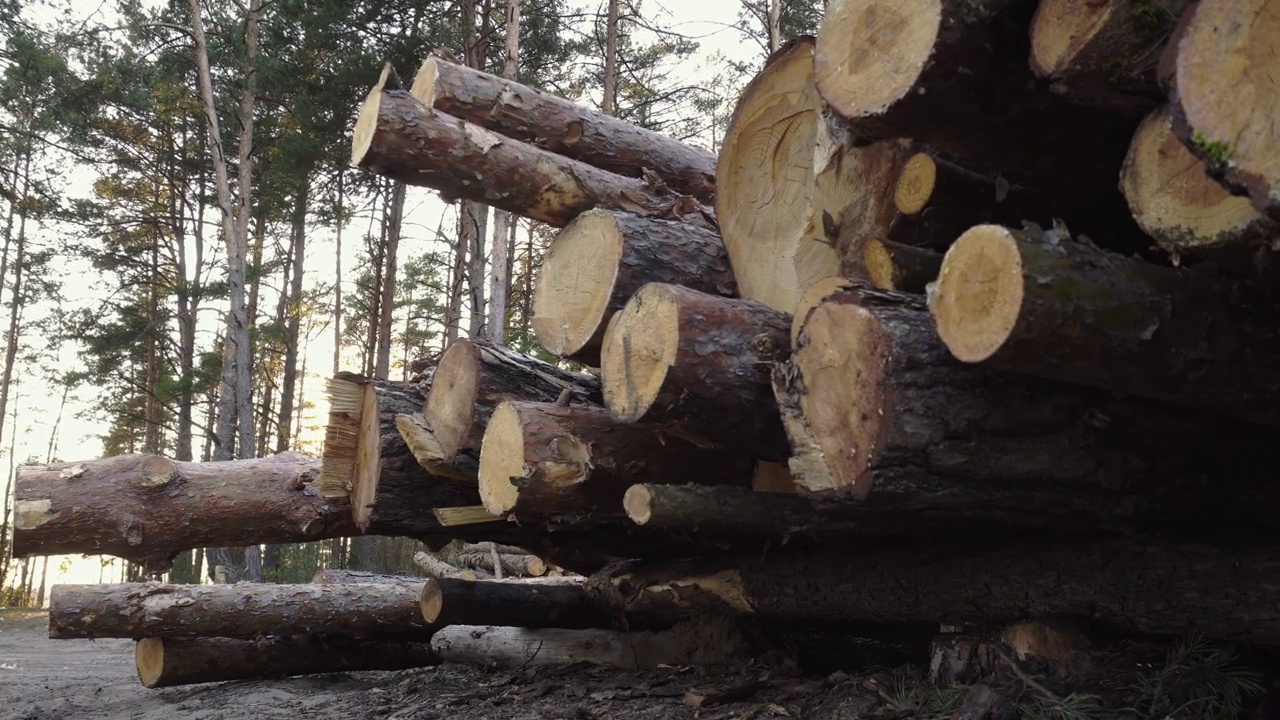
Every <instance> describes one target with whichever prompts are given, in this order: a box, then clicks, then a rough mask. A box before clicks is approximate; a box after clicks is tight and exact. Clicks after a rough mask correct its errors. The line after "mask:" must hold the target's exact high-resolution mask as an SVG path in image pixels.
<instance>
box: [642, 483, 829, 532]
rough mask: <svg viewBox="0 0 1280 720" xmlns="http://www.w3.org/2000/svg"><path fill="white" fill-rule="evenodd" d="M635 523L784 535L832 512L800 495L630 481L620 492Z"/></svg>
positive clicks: (824, 520) (822, 520)
mask: <svg viewBox="0 0 1280 720" xmlns="http://www.w3.org/2000/svg"><path fill="white" fill-rule="evenodd" d="M622 506H623V508H624V509H625V510H626V511H627V517H629V518H631V521H632V522H634V523H635V524H637V525H648V526H651V527H655V528H666V529H669V530H676V531H701V532H705V533H708V534H715V535H743V536H750V537H773V536H778V537H785V536H787V535H790V534H792V533H795V532H800V531H804V530H811V529H814V528H817V527H820V526H824V525H826V526H828V527H829V524H830V523H831V521H832V518H831V517H829V516H827V515H826V514H824V513H823V512H822V511H820V510H818V509H817V508H815V506H814V503H813V502H812V501H811V500H809V499H807V498H803V497H797V496H795V495H786V494H782V493H770V492H758V491H754V490H745V489H742V488H734V487H723V486H720V487H713V486H707V485H632V486H631V487H630V488H629V489H628V490H627V493H626V495H624V496H623V498H622Z"/></svg>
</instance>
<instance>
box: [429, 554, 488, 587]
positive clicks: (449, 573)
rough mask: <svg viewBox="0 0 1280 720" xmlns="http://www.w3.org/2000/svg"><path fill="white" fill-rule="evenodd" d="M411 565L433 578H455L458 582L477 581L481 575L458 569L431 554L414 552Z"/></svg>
mask: <svg viewBox="0 0 1280 720" xmlns="http://www.w3.org/2000/svg"><path fill="white" fill-rule="evenodd" d="M413 564H414V565H417V566H418V567H420V568H422V570H423V572H425V573H427V574H428V575H430V576H431V577H433V578H456V579H459V580H479V579H480V576H481V574H477V573H476V572H475V571H474V570H469V569H467V568H460V567H458V566H456V565H453V564H452V563H447V562H445V561H444V560H441V559H440V558H438V557H436V556H435V555H432V554H431V553H425V552H421V551H419V552H416V553H414V554H413Z"/></svg>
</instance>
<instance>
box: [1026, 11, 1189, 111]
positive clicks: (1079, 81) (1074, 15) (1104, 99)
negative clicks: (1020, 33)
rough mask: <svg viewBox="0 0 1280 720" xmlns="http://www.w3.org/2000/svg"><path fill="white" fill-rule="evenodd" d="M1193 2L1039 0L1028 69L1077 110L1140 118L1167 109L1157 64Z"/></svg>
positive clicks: (1033, 22) (1032, 28) (1033, 23)
mask: <svg viewBox="0 0 1280 720" xmlns="http://www.w3.org/2000/svg"><path fill="white" fill-rule="evenodd" d="M1189 4H1190V0H1155V1H1153V0H1101V1H1100V2H1080V1H1079V0H1040V3H1039V6H1038V7H1037V8H1036V14H1035V17H1034V18H1032V20H1031V69H1032V70H1034V71H1035V73H1036V75H1038V76H1039V77H1041V78H1044V79H1045V80H1047V81H1048V82H1049V89H1050V90H1052V91H1053V92H1055V93H1057V94H1059V95H1061V96H1063V97H1064V98H1066V99H1067V100H1069V101H1071V102H1073V103H1076V104H1078V105H1088V106H1092V107H1100V108H1106V109H1108V110H1114V111H1116V112H1120V113H1124V114H1126V115H1129V116H1131V117H1135V118H1137V117H1142V116H1144V115H1146V114H1147V113H1148V112H1150V111H1151V110H1153V109H1154V108H1156V107H1157V106H1158V105H1161V104H1163V103H1164V100H1165V93H1164V91H1163V89H1162V88H1161V87H1160V82H1159V80H1158V78H1157V76H1156V66H1157V63H1158V62H1159V60H1160V57H1161V55H1162V53H1163V52H1164V48H1165V45H1166V43H1167V42H1168V41H1169V38H1170V36H1171V34H1172V33H1173V29H1174V27H1175V26H1176V25H1177V23H1178V19H1179V18H1180V17H1181V16H1182V11H1183V10H1184V9H1185V8H1186V6H1187V5H1189Z"/></svg>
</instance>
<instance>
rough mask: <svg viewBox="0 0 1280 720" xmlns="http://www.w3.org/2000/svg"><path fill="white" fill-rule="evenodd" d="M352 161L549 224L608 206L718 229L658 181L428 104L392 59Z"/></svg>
mask: <svg viewBox="0 0 1280 720" xmlns="http://www.w3.org/2000/svg"><path fill="white" fill-rule="evenodd" d="M351 165H352V166H353V167H358V168H361V169H364V170H368V171H370V172H372V173H374V174H377V175H381V176H383V177H388V178H391V179H393V180H399V181H401V182H403V183H405V184H408V185H413V186H417V187H428V188H432V189H434V190H439V191H441V192H444V193H448V194H449V195H450V196H454V197H458V198H461V199H463V200H474V201H476V202H482V203H485V204H486V205H490V206H492V207H495V208H498V209H499V210H506V211H508V212H513V213H516V214H517V215H522V216H524V217H528V218H532V219H534V220H539V221H542V222H545V223H547V224H548V225H551V226H553V227H564V226H565V225H566V224H568V223H569V221H570V220H572V219H573V218H575V217H577V216H578V215H579V214H580V213H582V212H585V211H587V210H590V209H591V208H594V207H607V208H618V209H622V210H628V211H631V212H637V213H641V214H644V215H653V216H659V217H677V218H679V219H682V220H685V221H687V222H693V223H698V224H700V225H702V226H704V227H708V228H710V229H713V230H714V229H715V221H714V217H713V216H712V214H711V212H710V211H709V210H708V209H706V208H703V207H702V206H701V205H698V203H697V202H690V200H691V199H690V198H687V196H686V198H685V199H684V200H682V199H681V196H677V195H676V194H675V193H673V192H671V191H670V190H669V189H667V188H666V187H665V186H661V185H660V183H655V182H651V181H649V180H641V179H638V178H633V177H626V176H623V175H615V174H613V173H610V172H606V171H604V170H601V169H599V168H596V167H593V166H591V165H587V164H586V163H582V162H579V161H577V160H573V159H570V158H567V157H564V156H563V155H557V154H555V153H552V152H548V151H546V150H542V149H539V148H536V147H534V146H532V145H528V144H526V143H522V142H520V141H518V140H513V139H511V138H508V137H503V136H501V135H496V134H494V133H492V132H490V131H488V130H485V129H484V128H482V127H479V126H477V125H472V124H470V123H468V122H465V121H463V120H459V119H458V118H455V117H451V116H449V115H447V114H445V113H443V112H441V111H439V110H435V109H432V108H430V107H427V106H426V105H424V104H422V102H421V101H420V100H418V99H417V98H415V97H413V96H412V95H410V94H409V92H408V91H407V90H405V89H404V88H403V87H402V86H401V84H400V79H399V77H397V76H396V74H395V71H394V70H393V69H392V68H391V65H389V64H388V65H387V66H386V67H385V68H383V71H382V76H381V77H380V78H379V79H378V84H377V85H376V86H375V87H374V88H373V89H372V90H370V91H369V95H368V97H366V99H365V101H364V105H363V106H362V107H361V108H360V116H359V117H358V118H357V119H356V127H355V134H354V138H353V142H352V148H351Z"/></svg>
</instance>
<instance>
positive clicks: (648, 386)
mask: <svg viewBox="0 0 1280 720" xmlns="http://www.w3.org/2000/svg"><path fill="white" fill-rule="evenodd" d="M790 328H791V317H790V316H789V315H787V314H785V313H782V312H778V311H777V310H773V309H771V308H769V307H767V306H765V305H764V304H762V303H758V302H754V301H752V300H742V299H734V298H722V297H716V296H714V295H708V294H706V293H701V292H698V291H696V290H690V289H688V288H684V287H679V286H676V285H667V284H665V283H650V284H648V285H645V286H644V287H643V288H641V289H640V290H639V291H638V292H636V294H635V295H634V296H633V297H632V298H631V300H629V301H628V302H627V304H626V306H625V307H624V308H623V309H622V310H621V311H620V312H619V313H618V314H617V315H615V316H614V319H613V322H611V323H610V325H609V330H608V332H607V334H606V336H605V342H604V348H603V349H602V351H601V368H600V370H601V374H602V375H603V377H604V400H605V404H606V405H607V406H608V408H609V411H610V412H611V413H612V414H613V416H614V417H615V418H618V419H620V420H622V421H625V422H629V423H648V424H652V425H659V426H661V427H663V428H664V429H666V430H668V431H669V432H671V433H674V434H679V435H681V436H682V437H688V438H694V439H696V441H697V442H699V443H702V444H705V445H709V446H714V447H718V448H721V449H723V450H724V451H726V452H731V453H736V454H741V455H747V456H750V457H758V458H761V459H764V460H774V461H777V460H785V459H786V458H787V456H788V455H790V448H789V447H788V445H787V437H786V433H785V431H784V430H783V429H782V423H781V421H780V420H779V418H778V408H777V403H776V401H775V400H774V398H773V391H772V386H771V385H770V380H769V377H770V374H769V373H770V369H771V367H772V364H773V363H775V362H778V361H781V360H785V359H786V358H787V355H788V354H789V353H790V350H791V343H790V337H789V331H790Z"/></svg>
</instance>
